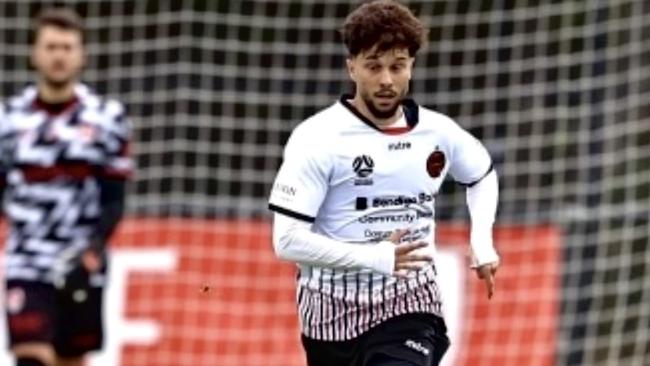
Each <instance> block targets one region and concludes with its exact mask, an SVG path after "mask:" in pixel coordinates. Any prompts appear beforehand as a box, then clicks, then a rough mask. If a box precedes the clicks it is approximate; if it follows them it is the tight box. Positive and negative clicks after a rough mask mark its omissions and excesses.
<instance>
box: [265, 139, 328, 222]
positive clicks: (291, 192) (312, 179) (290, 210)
mask: <svg viewBox="0 0 650 366" xmlns="http://www.w3.org/2000/svg"><path fill="white" fill-rule="evenodd" d="M306 132H308V131H305V130H304V128H303V126H299V127H298V128H297V129H296V130H294V132H293V133H292V135H291V137H290V138H289V141H288V142H287V145H286V147H285V150H284V161H283V162H282V166H281V167H280V170H279V171H278V174H277V176H276V178H275V182H274V183H273V187H272V188H271V196H270V199H269V209H271V210H272V211H274V212H277V213H281V214H284V215H287V216H290V217H293V218H296V219H300V220H303V221H307V222H313V221H314V220H315V218H316V215H317V213H318V210H319V208H320V206H321V204H322V202H323V200H324V198H325V195H326V193H327V189H328V186H329V179H328V177H329V170H330V165H331V164H330V161H331V158H330V157H329V156H328V154H327V152H326V151H324V149H321V148H319V147H318V145H320V144H316V141H315V139H312V138H310V136H311V135H309V134H307V133H306ZM321 146H322V145H321Z"/></svg>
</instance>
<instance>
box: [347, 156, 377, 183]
mask: <svg viewBox="0 0 650 366" xmlns="http://www.w3.org/2000/svg"><path fill="white" fill-rule="evenodd" d="M374 168H375V162H374V161H373V160H372V158H371V157H370V156H368V155H359V156H357V157H356V158H354V160H353V161H352V169H353V170H354V173H355V174H356V175H357V179H355V180H354V185H355V186H369V185H372V183H373V182H372V178H370V175H371V174H372V172H373V170H374Z"/></svg>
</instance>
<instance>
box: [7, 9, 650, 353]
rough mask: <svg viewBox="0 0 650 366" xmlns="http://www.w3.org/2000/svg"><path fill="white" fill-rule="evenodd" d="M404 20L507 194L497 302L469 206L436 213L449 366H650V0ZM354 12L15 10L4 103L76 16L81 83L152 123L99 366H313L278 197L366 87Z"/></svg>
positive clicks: (420, 76)
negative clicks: (68, 16)
mask: <svg viewBox="0 0 650 366" xmlns="http://www.w3.org/2000/svg"><path fill="white" fill-rule="evenodd" d="M405 3H406V4H407V5H409V7H410V8H412V9H413V10H414V11H415V12H416V13H417V14H418V15H419V17H420V18H421V19H422V20H423V22H424V23H425V24H426V26H427V27H428V29H429V32H430V35H429V40H430V43H429V45H428V47H427V48H426V49H424V50H423V51H422V52H421V54H420V55H419V56H418V57H417V59H416V65H415V72H414V75H413V82H412V96H413V98H414V99H415V100H416V101H417V102H418V103H420V104H422V105H424V106H427V107H430V108H433V109H435V110H438V111H440V112H442V113H445V114H447V115H449V116H451V117H452V118H454V119H455V120H456V121H458V123H459V124H460V125H462V126H463V127H464V128H466V129H468V130H469V131H470V132H471V133H473V134H474V135H475V136H477V137H479V138H480V139H481V140H482V141H483V142H484V143H485V144H486V145H487V147H488V149H489V150H490V152H491V154H492V156H493V158H494V162H495V167H496V169H497V171H498V173H499V175H500V182H501V203H500V209H499V218H498V225H497V226H498V227H497V229H496V236H497V242H496V245H497V247H498V249H499V250H500V251H501V254H502V257H503V271H501V272H500V273H499V277H498V279H499V282H498V284H497V294H496V298H494V299H493V300H492V301H490V302H487V300H485V299H484V292H483V291H484V289H483V288H482V287H481V286H482V285H481V284H480V283H479V282H478V281H477V280H476V279H475V278H474V277H473V275H472V274H471V273H470V272H469V271H468V270H467V269H466V268H467V267H466V261H465V258H464V253H465V252H466V246H467V244H466V243H467V212H466V208H465V206H464V192H463V189H462V188H461V187H459V186H457V185H455V184H454V183H453V182H448V183H446V184H445V185H444V189H443V192H442V194H441V195H440V196H439V199H438V202H437V219H438V220H439V221H438V222H439V223H440V224H439V227H440V229H439V233H438V245H439V246H440V247H441V249H442V251H443V252H444V253H446V254H445V255H449V256H450V258H455V260H456V262H453V263H457V264H454V266H455V267H454V268H455V269H454V270H453V271H451V272H450V273H453V275H452V274H450V276H453V278H451V279H449V281H451V283H453V284H455V285H457V286H451V290H450V291H452V292H453V293H450V294H449V296H450V297H453V298H454V299H455V300H454V301H453V303H452V304H447V307H448V309H447V310H446V311H448V312H449V313H453V314H455V315H450V316H452V317H453V318H454V319H456V320H454V321H452V323H453V328H454V334H455V336H454V339H455V347H456V350H455V351H454V354H453V355H450V358H449V359H448V360H446V362H447V364H450V365H451V364H453V365H495V364H500V365H501V366H506V365H518V366H519V365H635V366H636V365H639V366H647V365H650V305H648V304H650V248H649V245H648V238H649V236H650V227H649V225H648V223H649V219H650V150H649V146H650V103H648V101H649V100H650V22H649V21H648V19H649V18H648V17H650V2H648V1H645V0H602V1H594V0H564V1H557V0H552V1H551V0H548V1H541V0H482V1H469V0H467V1H465V0H431V1H405ZM357 4H358V2H354V1H339V0H332V1H315V0H305V1H293V0H269V1H226V0H211V1H207V0H176V1H149V0H140V1H129V0H111V1H56V2H54V1H32V0H21V1H7V0H0V97H1V98H3V99H4V98H8V97H9V96H11V95H13V94H15V93H17V92H18V91H19V89H20V88H21V87H22V86H24V85H25V84H27V83H29V82H31V81H32V80H33V75H32V73H31V70H30V68H29V65H28V54H29V44H28V39H29V26H30V18H31V17H32V16H33V15H34V14H35V13H36V12H37V11H38V10H39V9H40V8H41V7H42V6H44V5H67V6H71V7H73V8H75V9H76V10H77V11H78V12H79V13H80V14H82V15H83V16H84V17H85V19H86V26H87V38H86V39H87V51H88V53H89V56H90V58H89V65H88V68H87V70H86V72H85V73H84V75H83V80H84V81H85V82H86V83H88V84H89V85H90V86H91V87H93V88H94V89H95V90H96V91H97V92H99V93H101V94H104V95H108V96H111V97H115V98H117V99H119V100H121V101H123V102H124V103H125V104H126V105H127V108H128V110H129V114H130V116H131V118H132V120H133V125H134V150H133V152H134V155H135V158H136V160H137V173H136V175H135V177H134V180H133V184H132V185H131V188H130V196H129V199H128V217H127V219H126V221H125V223H124V224H123V225H122V226H121V228H120V232H119V233H118V235H117V236H116V237H115V240H113V248H114V251H113V253H114V254H113V268H112V270H111V271H112V275H113V282H112V285H111V288H110V289H109V296H108V300H107V302H108V303H107V323H108V324H107V325H108V328H109V341H108V344H107V349H106V351H105V352H104V353H103V354H101V355H99V356H98V357H97V358H96V359H95V360H94V361H93V365H127V366H144V365H147V366H150V365H155V366H181V365H188V366H189V365H192V366H195V365H238V366H240V365H261V364H264V365H278V366H279V365H283V366H284V365H303V364H304V360H303V356H302V353H301V348H300V344H299V335H298V328H297V320H296V310H295V301H294V297H295V296H294V284H293V278H294V272H295V271H294V268H293V266H292V265H290V264H286V263H280V262H278V261H277V260H276V259H275V258H274V256H273V253H272V249H271V244H270V229H269V223H270V220H269V219H270V215H269V212H268V211H267V209H266V206H267V204H266V200H267V195H268V192H269V189H270V184H271V182H272V180H273V178H274V176H275V172H276V169H277V168H278V167H279V164H280V162H281V154H282V147H283V144H284V143H285V142H286V140H287V138H288V136H289V133H290V131H291V130H292V128H293V127H295V126H296V124H298V123H299V122H300V121H301V120H303V119H304V118H306V117H307V116H309V115H310V114H312V113H314V112H316V111H317V110H319V109H321V108H323V107H326V106H328V105H330V104H331V103H333V102H334V101H335V100H336V98H337V97H338V96H339V95H340V94H341V93H342V92H350V91H351V90H352V89H351V84H350V82H349V81H348V79H347V74H346V72H345V69H344V65H345V63H344V61H345V49H344V47H343V46H342V44H341V42H340V38H339V36H338V34H337V29H338V28H339V27H340V25H341V24H342V21H343V19H344V17H345V16H346V15H347V14H348V13H349V12H350V11H351V10H352V9H353V8H354V7H355V6H356V5H357ZM456 267H457V268H456ZM446 280H447V279H443V280H442V281H446Z"/></svg>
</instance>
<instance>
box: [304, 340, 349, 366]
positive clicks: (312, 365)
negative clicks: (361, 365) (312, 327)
mask: <svg viewBox="0 0 650 366" xmlns="http://www.w3.org/2000/svg"><path fill="white" fill-rule="evenodd" d="M302 346H303V348H304V350H305V356H306V358H307V366H333V365H334V366H349V365H353V363H354V359H355V357H356V355H357V350H358V348H359V340H358V339H353V340H349V341H336V342H330V341H321V340H316V339H311V338H308V337H305V336H304V335H303V336H302Z"/></svg>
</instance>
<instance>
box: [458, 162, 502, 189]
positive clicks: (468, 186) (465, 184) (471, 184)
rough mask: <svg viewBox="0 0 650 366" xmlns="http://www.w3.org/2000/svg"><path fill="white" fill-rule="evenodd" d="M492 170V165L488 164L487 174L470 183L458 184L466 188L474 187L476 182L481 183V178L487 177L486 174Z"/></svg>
mask: <svg viewBox="0 0 650 366" xmlns="http://www.w3.org/2000/svg"><path fill="white" fill-rule="evenodd" d="M493 170H494V164H490V168H488V170H487V172H485V174H483V175H482V176H481V177H480V178H479V179H477V180H475V181H473V182H470V183H459V184H460V185H461V186H465V187H467V188H470V187H474V186H475V185H476V184H477V183H478V182H480V181H482V180H483V178H485V177H487V176H488V174H490V173H492V171H493Z"/></svg>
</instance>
